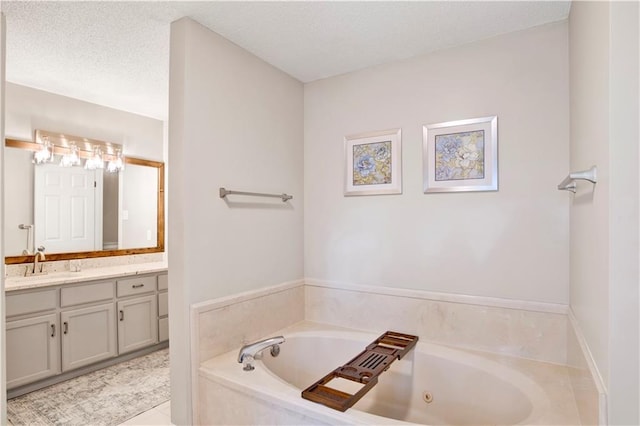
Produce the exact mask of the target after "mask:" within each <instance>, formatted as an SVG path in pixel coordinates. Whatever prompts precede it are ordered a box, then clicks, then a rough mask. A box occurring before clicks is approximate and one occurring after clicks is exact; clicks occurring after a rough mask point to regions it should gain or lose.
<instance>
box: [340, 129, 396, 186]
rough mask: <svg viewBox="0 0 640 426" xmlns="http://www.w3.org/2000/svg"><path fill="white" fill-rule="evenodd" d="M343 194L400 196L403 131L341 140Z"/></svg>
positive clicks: (393, 130)
mask: <svg viewBox="0 0 640 426" xmlns="http://www.w3.org/2000/svg"><path fill="white" fill-rule="evenodd" d="M344 151H345V152H344V157H345V173H344V195H345V196H352V195H383V194H402V131H401V129H399V128H396V129H388V130H380V131H375V132H366V133H358V134H354V135H348V136H345V138H344Z"/></svg>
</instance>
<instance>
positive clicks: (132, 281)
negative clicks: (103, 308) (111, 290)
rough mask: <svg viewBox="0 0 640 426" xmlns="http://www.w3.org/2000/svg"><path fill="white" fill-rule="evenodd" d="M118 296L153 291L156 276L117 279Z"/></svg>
mask: <svg viewBox="0 0 640 426" xmlns="http://www.w3.org/2000/svg"><path fill="white" fill-rule="evenodd" d="M117 283H118V284H117V286H118V290H117V294H118V297H122V296H131V295H133V294H143V293H149V292H151V291H155V289H156V277H155V275H152V276H146V277H135V278H126V279H122V280H118V281H117Z"/></svg>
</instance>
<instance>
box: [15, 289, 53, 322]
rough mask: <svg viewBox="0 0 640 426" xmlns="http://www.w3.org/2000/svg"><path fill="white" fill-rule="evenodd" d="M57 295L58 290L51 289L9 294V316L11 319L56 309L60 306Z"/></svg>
mask: <svg viewBox="0 0 640 426" xmlns="http://www.w3.org/2000/svg"><path fill="white" fill-rule="evenodd" d="M56 293H57V290H56V289H49V290H41V291H31V292H28V293H20V294H7V299H6V300H7V307H6V311H7V316H8V317H11V316H15V315H24V314H31V313H34V312H42V311H49V310H52V309H55V308H56V306H57V304H58V299H57V297H56Z"/></svg>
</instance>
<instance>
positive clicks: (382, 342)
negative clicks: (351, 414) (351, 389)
mask: <svg viewBox="0 0 640 426" xmlns="http://www.w3.org/2000/svg"><path fill="white" fill-rule="evenodd" d="M417 342H418V336H413V335H410V334H402V333H398V332H395V331H387V332H386V333H384V334H383V335H382V336H380V337H378V338H377V339H376V340H375V341H373V342H371V343H370V344H369V345H368V346H367V347H366V349H365V350H364V351H362V352H361V353H360V354H358V355H357V356H356V357H355V358H353V359H352V360H351V361H349V362H348V363H346V364H344V365H343V366H341V367H338V368H336V369H335V370H333V371H332V372H330V373H329V374H327V375H326V376H324V377H323V378H322V379H320V380H318V381H317V382H315V383H314V384H312V385H311V386H309V387H308V388H307V389H305V390H303V391H302V397H303V398H304V399H308V400H309V401H313V402H317V403H319V404H323V405H326V406H327V407H330V408H333V409H335V410H339V411H345V410H347V409H348V408H349V407H352V406H353V404H355V403H356V402H358V401H359V400H360V398H362V397H363V396H364V395H365V394H366V393H367V392H369V391H370V390H371V388H373V387H374V386H375V385H376V384H377V383H378V376H379V375H380V374H382V373H383V372H385V371H387V370H388V369H389V367H390V366H391V364H392V363H393V362H394V361H395V360H396V359H402V358H403V357H404V356H405V355H406V354H407V353H408V352H409V351H410V350H411V349H413V347H414V346H415V345H416V343H417ZM336 378H342V379H347V380H350V381H353V382H358V383H361V384H364V386H362V387H361V388H360V390H358V391H357V392H356V393H354V394H350V393H348V392H344V391H341V390H338V389H335V388H332V387H329V386H327V384H328V383H329V382H330V381H331V380H333V379H336Z"/></svg>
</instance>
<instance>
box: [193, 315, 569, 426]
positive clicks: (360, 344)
mask: <svg viewBox="0 0 640 426" xmlns="http://www.w3.org/2000/svg"><path fill="white" fill-rule="evenodd" d="M297 328H298V330H296V327H295V326H294V327H293V328H290V329H285V330H283V331H282V332H281V333H274V334H273V335H277V334H283V335H284V337H285V339H286V342H285V343H283V344H282V345H280V354H279V355H278V356H277V357H272V356H271V355H270V354H269V350H265V351H264V353H263V356H262V357H257V359H256V361H255V370H253V371H249V372H247V371H243V369H242V365H241V364H238V362H237V351H233V352H229V353H227V354H224V355H221V356H218V357H216V358H214V359H212V360H209V361H207V362H206V363H203V365H202V367H201V369H200V379H201V380H200V388H199V393H200V396H199V407H200V410H199V411H200V423H202V424H205V423H206V424H408V423H413V424H431V425H443V424H446V425H489V424H490V425H498V424H500V425H519V424H561V423H564V424H571V423H573V422H575V420H576V419H575V418H574V417H573V416H572V415H569V416H568V417H565V418H563V415H562V413H560V415H558V413H553V409H552V405H553V404H551V400H550V395H549V394H550V392H549V391H548V390H545V389H544V388H543V387H542V386H541V385H540V384H539V383H537V381H536V380H534V378H532V377H530V375H527V374H524V373H523V372H521V371H518V370H517V369H515V368H513V367H512V366H509V365H505V364H503V363H499V362H497V361H496V360H497V359H500V358H501V357H499V356H496V355H491V354H483V353H475V352H470V351H465V350H460V349H454V348H451V347H446V346H442V345H437V344H433V343H429V342H424V341H419V342H418V344H417V345H416V347H415V348H414V349H413V350H412V351H411V352H410V353H409V354H407V355H406V356H405V357H404V358H403V359H402V360H399V361H395V362H394V363H393V364H392V365H391V368H390V369H389V370H388V371H386V372H384V373H382V374H381V375H380V376H379V380H378V384H377V385H376V386H375V387H374V388H373V389H372V390H371V391H370V392H369V393H368V394H367V395H365V396H364V397H363V398H362V399H361V400H360V401H358V402H357V403H356V404H355V405H354V406H353V407H352V408H349V409H347V410H346V411H345V412H344V413H342V412H339V411H336V410H333V409H331V408H328V407H325V406H323V405H321V404H317V403H314V402H311V401H307V400H305V399H302V397H301V391H302V390H303V389H305V388H307V387H308V386H309V385H311V384H313V383H314V382H316V381H317V380H319V379H320V378H322V377H323V376H324V375H326V374H327V373H329V372H330V371H332V370H334V369H335V368H336V367H339V366H341V365H343V364H346V363H347V362H348V361H350V360H351V359H352V358H353V357H354V356H356V355H357V354H359V353H360V352H361V351H362V350H363V349H364V348H365V347H366V346H367V344H369V343H370V342H372V341H373V340H375V339H376V338H377V337H378V336H379V335H380V334H382V333H383V332H384V331H386V330H382V331H381V332H380V333H377V334H374V333H372V334H369V333H363V332H356V331H346V330H337V329H335V327H326V329H324V330H323V329H322V326H319V325H314V326H312V327H310V326H309V325H308V323H306V325H305V326H302V327H297ZM394 331H400V332H402V330H394ZM265 337H270V336H265ZM524 362H525V364H526V363H532V362H533V361H524ZM511 364H518V362H511ZM536 364H543V363H536ZM538 373H539V372H538ZM547 376H548V375H547ZM546 379H548V377H547V378H546ZM571 397H572V395H571ZM221 401H224V402H221ZM427 401H429V402H427ZM565 402H566V400H565ZM555 405H556V406H557V405H558V404H555ZM207 407H208V408H207Z"/></svg>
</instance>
